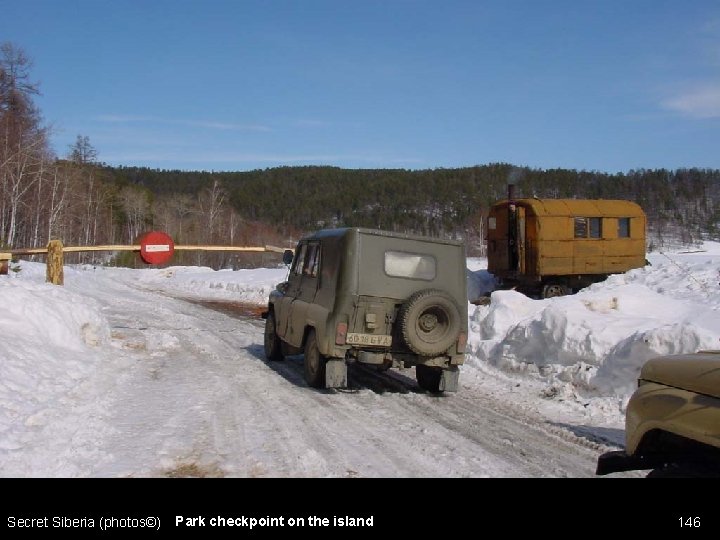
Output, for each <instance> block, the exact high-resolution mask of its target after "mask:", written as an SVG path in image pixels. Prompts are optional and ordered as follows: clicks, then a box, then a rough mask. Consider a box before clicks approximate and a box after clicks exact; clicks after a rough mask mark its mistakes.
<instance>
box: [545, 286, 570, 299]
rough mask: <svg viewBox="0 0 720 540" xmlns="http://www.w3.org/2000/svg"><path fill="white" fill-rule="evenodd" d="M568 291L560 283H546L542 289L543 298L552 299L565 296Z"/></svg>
mask: <svg viewBox="0 0 720 540" xmlns="http://www.w3.org/2000/svg"><path fill="white" fill-rule="evenodd" d="M569 292H570V291H569V289H568V288H567V287H566V286H565V285H563V284H562V283H546V284H545V285H543V288H542V297H543V298H554V297H556V296H565V295H566V294H568V293H569Z"/></svg>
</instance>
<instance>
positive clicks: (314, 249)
mask: <svg viewBox="0 0 720 540" xmlns="http://www.w3.org/2000/svg"><path fill="white" fill-rule="evenodd" d="M319 267H320V244H310V245H309V246H308V253H307V257H306V261H305V266H304V267H303V274H305V275H306V276H310V277H317V275H318V269H319Z"/></svg>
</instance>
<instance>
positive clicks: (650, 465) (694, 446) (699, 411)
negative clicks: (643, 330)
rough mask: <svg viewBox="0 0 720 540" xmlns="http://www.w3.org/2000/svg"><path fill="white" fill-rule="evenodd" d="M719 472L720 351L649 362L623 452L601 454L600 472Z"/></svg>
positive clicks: (632, 400) (632, 408)
mask: <svg viewBox="0 0 720 540" xmlns="http://www.w3.org/2000/svg"><path fill="white" fill-rule="evenodd" d="M634 469H655V470H656V475H657V476H663V475H673V474H676V475H678V476H685V475H687V476H713V477H716V476H720V351H700V352H697V353H692V354H680V355H672V356H664V357H659V358H654V359H652V360H649V361H647V362H646V363H645V364H644V366H643V368H642V370H641V372H640V379H639V380H638V388H637V390H636V391H635V392H634V393H633V395H632V397H631V398H630V401H629V403H628V406H627V412H626V419H625V450H624V451H613V452H606V453H605V454H602V455H601V456H600V457H599V459H598V463H597V471H596V472H597V474H599V475H604V474H609V473H613V472H619V471H629V470H634Z"/></svg>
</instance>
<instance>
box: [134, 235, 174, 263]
mask: <svg viewBox="0 0 720 540" xmlns="http://www.w3.org/2000/svg"><path fill="white" fill-rule="evenodd" d="M174 252H175V244H174V243H173V241H172V238H170V235H168V234H165V233H164V232H160V231H150V232H149V233H145V234H144V235H142V236H141V237H140V257H142V260H143V261H145V262H146V263H148V264H164V263H166V262H168V261H169V260H170V259H171V258H172V256H173V253H174Z"/></svg>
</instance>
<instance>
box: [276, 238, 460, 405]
mask: <svg viewBox="0 0 720 540" xmlns="http://www.w3.org/2000/svg"><path fill="white" fill-rule="evenodd" d="M286 262H287V261H286ZM263 317H265V355H266V356H267V358H268V359H270V360H282V359H283V357H284V356H289V355H293V354H299V353H303V354H304V356H305V358H304V365H305V379H306V381H307V383H308V384H309V385H310V386H313V387H317V388H336V387H343V386H346V385H347V363H352V362H360V363H363V364H368V365H374V366H376V367H377V368H378V369H381V370H384V369H388V368H390V367H412V366H414V367H415V371H416V377H417V381H418V385H419V386H420V387H421V388H423V389H425V390H428V391H430V392H442V391H452V392H454V391H457V387H458V376H459V373H458V366H460V365H461V364H462V363H463V361H464V353H465V344H466V342H467V285H466V258H465V248H464V245H463V244H462V243H461V242H457V241H453V240H442V239H438V238H428V237H422V236H411V235H404V234H396V233H392V232H387V231H379V230H371V229H360V228H346V229H325V230H322V231H319V232H317V233H315V234H312V235H310V236H307V237H306V238H303V239H302V240H300V242H299V243H298V245H297V248H296V250H295V256H294V259H293V260H292V266H291V267H290V271H289V276H288V279H287V281H285V282H283V283H280V284H279V285H278V286H277V287H276V289H275V290H274V291H272V292H271V293H270V298H269V301H268V309H267V312H266V313H264V314H263Z"/></svg>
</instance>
